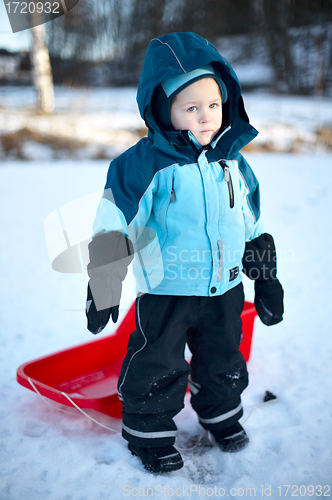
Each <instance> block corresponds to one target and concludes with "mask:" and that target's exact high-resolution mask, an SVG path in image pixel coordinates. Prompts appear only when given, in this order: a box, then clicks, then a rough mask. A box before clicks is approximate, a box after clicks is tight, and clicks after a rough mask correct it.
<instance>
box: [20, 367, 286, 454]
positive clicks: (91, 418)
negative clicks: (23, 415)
mask: <svg viewBox="0 0 332 500" xmlns="http://www.w3.org/2000/svg"><path fill="white" fill-rule="evenodd" d="M28 381H29V383H30V385H31V387H32V388H33V390H34V391H35V392H36V394H38V395H39V396H40V397H41V398H42V400H43V401H45V403H47V404H48V405H49V406H51V407H52V408H55V409H56V410H59V411H62V412H64V413H68V414H69V415H73V413H72V412H70V411H66V410H64V409H62V408H59V407H58V406H55V405H52V403H50V402H49V401H48V399H47V398H46V397H45V396H43V395H42V394H41V393H40V392H39V391H38V389H37V387H36V386H35V384H34V383H33V382H32V380H31V378H30V377H28ZM61 394H62V395H63V396H64V397H65V398H67V399H68V401H69V402H70V403H71V404H72V405H73V406H74V407H75V408H76V409H77V410H78V411H79V412H80V413H82V415H83V416H84V417H86V418H88V419H90V420H92V422H94V423H95V424H97V425H100V427H104V429H107V430H109V431H111V432H115V433H116V434H120V431H118V430H116V429H112V427H108V426H107V425H104V424H102V423H101V422H98V420H96V419H94V418H93V417H91V416H90V415H88V414H87V413H85V411H83V410H82V408H80V407H79V406H78V405H77V404H76V403H75V402H74V401H73V400H72V399H71V397H70V396H69V395H68V394H66V393H65V392H61ZM277 401H279V398H276V397H275V398H274V399H271V400H269V401H264V402H263V403H258V404H255V405H250V406H244V407H243V408H244V410H247V409H251V411H250V413H249V415H248V416H247V417H246V418H245V419H244V420H243V421H242V422H241V423H242V424H244V423H245V422H246V421H247V420H248V419H249V417H250V416H251V415H252V413H253V412H254V411H255V410H256V409H257V408H261V407H262V406H266V405H269V404H271V403H276V402H277ZM79 416H81V415H79ZM204 434H205V429H203V430H202V432H201V435H200V436H199V438H198V440H197V442H196V443H195V444H194V445H193V446H190V447H188V448H180V447H179V446H176V449H178V450H180V451H191V450H193V449H194V448H196V447H197V446H199V445H200V443H201V442H202V440H203V437H204ZM178 435H181V432H179V433H178Z"/></svg>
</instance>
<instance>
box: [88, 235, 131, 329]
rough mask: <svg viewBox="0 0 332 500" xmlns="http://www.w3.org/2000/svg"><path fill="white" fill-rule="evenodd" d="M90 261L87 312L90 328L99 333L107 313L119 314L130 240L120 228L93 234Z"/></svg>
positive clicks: (106, 319)
mask: <svg viewBox="0 0 332 500" xmlns="http://www.w3.org/2000/svg"><path fill="white" fill-rule="evenodd" d="M89 255H90V263H89V264H88V274H89V277H90V281H89V284H88V296H87V302H86V316H87V319H88V329H89V330H90V332H92V333H94V334H97V333H100V332H101V331H102V330H103V329H104V328H105V326H106V325H107V323H108V321H109V318H110V316H112V320H113V322H114V323H116V321H117V320H118V317H119V304H120V299H121V292H122V281H123V280H124V278H125V277H126V274H127V270H128V266H129V264H130V262H131V261H132V259H133V256H134V249H133V245H132V243H131V241H130V240H129V239H128V238H126V236H125V235H124V234H122V233H120V232H119V231H114V232H112V233H103V234H99V235H97V236H95V238H94V239H93V240H92V241H91V243H90V244H89Z"/></svg>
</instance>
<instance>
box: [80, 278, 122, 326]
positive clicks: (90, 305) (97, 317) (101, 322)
mask: <svg viewBox="0 0 332 500" xmlns="http://www.w3.org/2000/svg"><path fill="white" fill-rule="evenodd" d="M85 313H86V317H87V320H88V330H90V332H91V333H93V334H94V335H96V334H97V333H100V332H101V331H102V330H103V329H104V328H105V326H106V325H107V323H108V320H109V319H110V316H111V315H112V320H113V322H114V323H116V322H117V319H118V316H119V306H113V307H109V308H108V309H102V310H101V311H97V309H96V304H95V302H94V300H93V295H92V293H91V288H90V285H89V284H88V296H87V301H86V309H85Z"/></svg>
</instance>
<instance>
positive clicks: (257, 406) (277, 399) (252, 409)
mask: <svg viewBox="0 0 332 500" xmlns="http://www.w3.org/2000/svg"><path fill="white" fill-rule="evenodd" d="M277 401H279V398H274V399H271V400H270V401H264V403H257V404H255V405H250V406H244V407H243V408H244V410H248V409H250V408H251V411H250V412H249V415H248V416H247V417H246V418H245V419H244V420H243V421H242V422H241V424H244V423H245V422H246V421H247V420H248V418H249V417H250V416H251V415H252V413H253V412H254V411H255V410H257V408H261V407H262V406H266V405H270V404H272V403H276V402H277Z"/></svg>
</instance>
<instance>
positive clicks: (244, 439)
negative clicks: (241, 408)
mask: <svg viewBox="0 0 332 500" xmlns="http://www.w3.org/2000/svg"><path fill="white" fill-rule="evenodd" d="M209 439H210V441H211V442H212V443H214V444H216V445H217V446H219V448H220V449H221V450H222V451H227V452H229V453H233V452H235V451H240V450H241V449H242V448H244V447H245V446H247V444H248V443H249V438H248V436H247V434H246V431H245V430H244V429H243V427H242V425H241V424H239V422H237V423H236V424H234V425H231V426H230V427H226V429H219V430H216V431H209Z"/></svg>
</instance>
